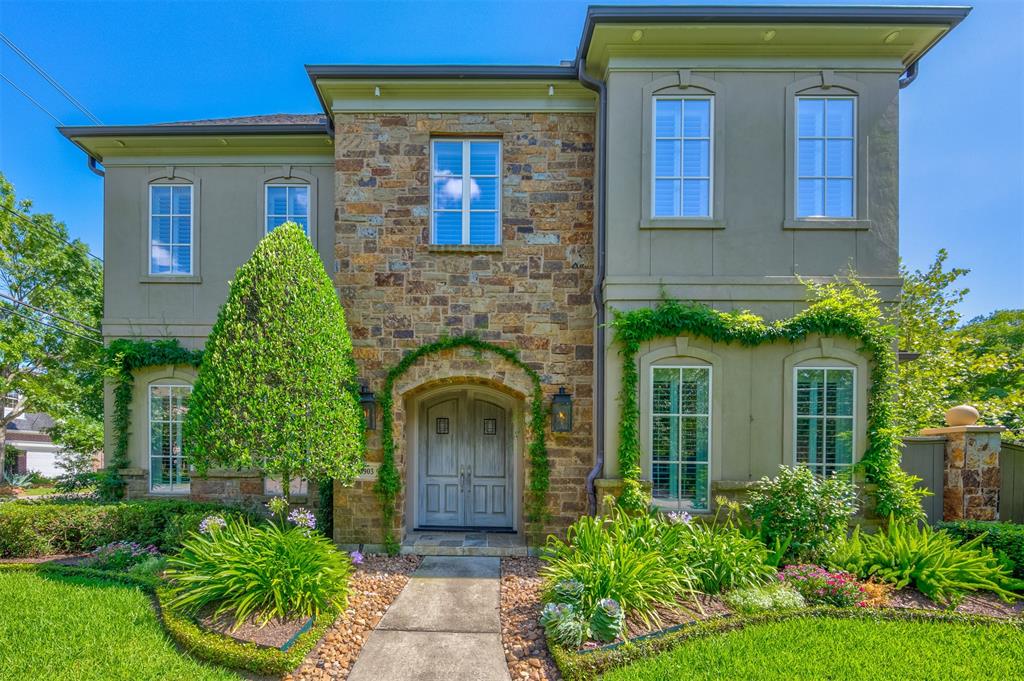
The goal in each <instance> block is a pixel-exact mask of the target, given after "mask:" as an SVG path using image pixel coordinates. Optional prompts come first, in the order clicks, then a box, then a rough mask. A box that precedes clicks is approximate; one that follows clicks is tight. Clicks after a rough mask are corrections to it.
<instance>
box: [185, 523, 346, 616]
mask: <svg viewBox="0 0 1024 681" xmlns="http://www.w3.org/2000/svg"><path fill="white" fill-rule="evenodd" d="M167 564H168V570H167V572H166V576H167V577H168V579H169V580H170V584H171V587H170V590H171V595H172V597H171V599H170V601H169V602H168V607H170V608H172V609H173V610H176V611H180V612H182V613H183V614H186V615H194V614H195V613H196V612H198V611H200V610H203V609H206V608H212V609H213V617H214V619H218V618H219V617H221V616H222V615H229V616H232V617H233V618H234V620H235V621H234V626H235V628H237V627H238V626H239V625H241V624H242V623H243V622H245V621H246V620H249V619H252V620H253V621H255V622H256V623H257V624H259V625H264V624H266V623H267V622H268V621H270V620H271V619H272V618H277V619H281V620H290V619H297V618H307V617H314V618H315V617H319V616H321V615H324V614H328V613H333V612H337V611H338V610H340V609H341V608H343V607H344V606H345V603H346V598H347V593H348V578H349V575H351V573H352V563H351V561H350V560H349V558H348V556H347V555H345V554H343V553H341V552H339V551H338V550H337V549H335V547H334V545H333V544H332V543H331V542H330V540H328V539H327V538H326V537H323V536H321V535H319V534H312V533H309V532H308V528H305V527H301V526H292V527H287V526H284V527H282V526H280V525H277V524H274V523H263V524H260V525H256V526H253V525H249V524H248V523H246V522H244V521H241V520H234V519H232V520H229V521H228V522H227V523H226V524H225V526H224V527H214V528H213V529H212V531H211V532H210V533H209V534H206V535H204V534H193V535H192V537H191V538H190V539H188V540H186V541H185V543H184V545H183V546H182V548H181V551H180V552H179V553H178V554H177V555H175V556H172V557H171V558H170V559H168V561H167Z"/></svg>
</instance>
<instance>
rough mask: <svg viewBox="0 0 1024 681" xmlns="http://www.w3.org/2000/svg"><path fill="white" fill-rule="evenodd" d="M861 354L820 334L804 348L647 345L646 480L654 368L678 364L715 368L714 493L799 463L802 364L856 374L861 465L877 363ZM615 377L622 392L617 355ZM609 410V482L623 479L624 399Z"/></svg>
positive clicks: (612, 382) (684, 342) (698, 342)
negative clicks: (796, 438) (796, 429)
mask: <svg viewBox="0 0 1024 681" xmlns="http://www.w3.org/2000/svg"><path fill="white" fill-rule="evenodd" d="M858 348H859V343H857V342H856V341H853V340H850V339H847V338H842V337H821V336H817V335H812V336H810V337H808V338H807V339H806V340H804V341H803V342H800V343H792V344H791V343H786V342H778V343H770V344H765V345H760V346H757V347H753V348H749V347H744V346H741V345H736V344H725V343H713V342H711V341H709V340H707V339H704V338H696V337H687V336H681V337H679V338H662V339H658V340H655V341H651V342H650V343H645V344H644V345H643V346H641V349H640V352H639V353H638V355H637V367H638V369H639V371H640V393H639V405H640V447H641V452H642V455H641V468H642V470H643V475H644V478H645V479H649V475H650V467H649V458H648V457H649V456H650V440H649V438H650V414H651V410H650V369H651V367H652V366H654V365H658V364H663V365H664V364H671V363H673V362H675V363H678V364H694V365H710V366H711V372H712V377H711V381H712V382H711V481H712V488H713V489H714V488H715V486H716V485H715V483H719V484H722V483H725V484H726V486H727V487H728V486H730V485H732V484H734V483H743V482H748V481H752V480H758V479H760V478H761V477H762V476H765V475H768V476H773V475H774V474H775V471H776V470H778V467H779V466H780V465H781V464H790V465H791V464H792V463H793V457H794V453H793V452H794V447H793V431H792V428H793V392H792V391H793V373H794V368H795V367H796V366H799V365H808V366H850V367H854V368H855V370H856V389H855V411H854V416H855V419H854V423H855V426H854V460H855V461H857V460H860V458H861V456H863V453H864V450H865V447H866V443H867V399H868V391H869V388H870V385H871V383H870V371H871V364H870V362H869V361H868V358H867V357H866V356H865V355H863V354H862V353H860V352H858ZM677 360H679V361H678V362H677ZM607 372H608V373H607V376H608V384H609V386H610V387H611V386H614V387H615V390H618V388H619V386H620V385H621V379H622V359H621V357H619V356H618V355H617V354H615V355H612V354H611V353H609V356H608V368H607ZM615 394H616V395H617V393H615ZM607 409H608V428H607V430H606V438H607V440H606V441H607V445H606V447H607V449H606V452H607V455H606V460H605V469H604V474H605V477H606V478H616V477H618V475H619V471H618V458H617V451H618V443H619V438H618V424H619V413H620V409H619V404H618V400H617V399H615V398H614V397H613V398H612V399H611V400H610V401H609V402H608V405H607Z"/></svg>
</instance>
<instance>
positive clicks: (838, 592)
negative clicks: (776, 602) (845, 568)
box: [779, 565, 867, 608]
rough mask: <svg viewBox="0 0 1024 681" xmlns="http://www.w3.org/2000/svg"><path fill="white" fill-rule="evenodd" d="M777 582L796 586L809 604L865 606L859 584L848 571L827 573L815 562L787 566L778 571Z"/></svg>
mask: <svg viewBox="0 0 1024 681" xmlns="http://www.w3.org/2000/svg"><path fill="white" fill-rule="evenodd" d="M779 581H780V582H782V583H783V584H787V585H789V586H791V587H793V588H794V589H796V590H797V592H798V593H799V594H800V595H801V596H803V597H804V600H805V601H807V602H808V603H810V604H811V605H834V606H836V607H839V608H850V607H853V606H860V607H864V606H866V605H867V602H866V601H865V594H864V589H863V587H861V585H860V583H858V582H857V578H856V577H854V576H853V575H851V574H850V573H849V572H829V571H828V570H826V569H825V568H823V567H819V566H817V565H787V566H786V568H785V569H783V570H782V572H780V573H779Z"/></svg>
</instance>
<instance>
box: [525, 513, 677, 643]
mask: <svg viewBox="0 0 1024 681" xmlns="http://www.w3.org/2000/svg"><path fill="white" fill-rule="evenodd" d="M664 527H667V525H666V524H665V523H662V522H661V521H659V520H658V519H657V518H655V517H653V516H650V515H647V514H644V515H637V516H633V515H630V514H628V513H626V512H625V511H623V510H621V509H615V510H614V511H613V515H611V516H610V517H607V518H604V517H590V516H584V517H582V518H580V519H579V520H577V521H576V522H575V523H574V524H573V525H572V526H571V527H570V528H569V529H568V531H567V532H566V538H565V541H562V540H561V539H559V538H558V537H555V536H549V537H548V541H547V544H546V545H545V550H544V555H542V560H544V561H546V562H547V565H545V566H544V567H543V568H541V576H543V577H544V578H545V580H546V581H547V584H548V587H547V589H546V591H545V595H544V601H545V602H547V603H557V602H559V601H558V599H559V598H560V597H562V596H560V591H561V590H564V588H565V586H564V584H563V586H562V587H561V588H560V587H559V586H558V585H559V584H560V583H564V582H567V581H569V580H572V581H575V582H578V583H579V584H580V585H582V591H581V593H580V596H579V601H578V610H579V612H580V613H582V615H583V616H584V617H587V618H589V616H590V615H591V614H593V612H594V609H595V608H596V607H597V606H598V604H599V603H600V602H601V601H602V600H604V599H609V598H610V599H613V600H615V601H616V602H617V603H618V604H619V605H620V607H621V608H622V610H623V612H624V613H625V614H626V615H627V616H629V615H636V616H637V617H639V618H640V619H641V620H642V621H643V622H644V623H645V624H648V625H654V624H658V623H660V618H659V617H658V613H657V606H659V605H663V606H670V607H671V606H675V605H676V604H677V602H678V601H679V600H680V599H684V598H690V597H692V596H693V592H694V585H695V583H696V581H697V580H696V577H695V576H694V573H693V570H692V569H691V568H690V567H689V566H688V565H687V564H685V563H684V562H682V561H677V560H673V559H672V558H671V557H672V556H676V555H678V546H677V545H676V543H677V542H678V541H679V540H680V539H679V534H678V533H677V532H663V531H662V529H663V528H664ZM675 527H677V528H679V529H685V528H683V527H682V526H675Z"/></svg>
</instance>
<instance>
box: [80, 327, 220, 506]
mask: <svg viewBox="0 0 1024 681" xmlns="http://www.w3.org/2000/svg"><path fill="white" fill-rule="evenodd" d="M103 352H104V364H105V365H106V368H107V371H106V373H107V376H108V377H109V378H110V379H111V380H113V382H114V409H113V414H112V415H111V424H112V426H113V430H114V451H113V452H112V453H111V457H110V459H109V460H108V461H107V466H106V470H105V471H104V474H103V476H102V477H101V480H100V484H99V490H98V491H99V494H100V496H101V497H103V498H105V499H120V498H121V497H123V496H124V480H123V479H122V478H121V476H120V474H119V473H118V471H119V470H120V469H122V468H127V467H128V466H129V465H130V464H131V459H130V458H129V456H128V435H129V432H130V428H131V418H132V417H131V404H132V390H133V388H134V386H135V375H134V372H136V371H138V370H140V369H145V368H146V367H153V366H168V365H173V366H192V367H198V366H199V363H200V361H202V358H203V351H202V350H189V349H188V348H184V347H182V346H181V344H180V343H179V342H178V340H177V339H176V338H170V339H161V340H153V341H149V340H136V339H130V338H119V339H117V340H115V341H113V342H112V343H111V344H110V345H108V346H107V347H106V348H104V350H103Z"/></svg>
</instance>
